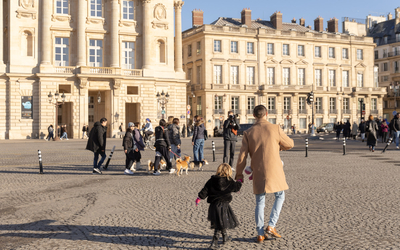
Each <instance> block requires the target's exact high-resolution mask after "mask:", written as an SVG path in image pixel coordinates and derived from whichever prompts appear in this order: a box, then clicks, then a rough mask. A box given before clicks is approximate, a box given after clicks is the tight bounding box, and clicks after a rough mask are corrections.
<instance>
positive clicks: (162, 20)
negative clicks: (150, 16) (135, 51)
mask: <svg viewBox="0 0 400 250" xmlns="http://www.w3.org/2000/svg"><path fill="white" fill-rule="evenodd" d="M154 18H155V19H156V20H154V21H153V22H152V24H153V29H156V28H161V29H165V30H167V29H168V22H167V21H166V20H167V9H166V8H165V6H164V5H163V4H161V3H159V4H157V5H156V6H155V7H154Z"/></svg>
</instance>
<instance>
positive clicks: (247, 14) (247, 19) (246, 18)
mask: <svg viewBox="0 0 400 250" xmlns="http://www.w3.org/2000/svg"><path fill="white" fill-rule="evenodd" d="M241 14H242V24H244V25H246V26H247V27H249V28H251V10H250V9H249V8H244V9H243V10H242V12H241Z"/></svg>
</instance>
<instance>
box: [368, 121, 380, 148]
mask: <svg viewBox="0 0 400 250" xmlns="http://www.w3.org/2000/svg"><path fill="white" fill-rule="evenodd" d="M365 127H366V131H367V132H369V133H368V137H367V145H368V146H369V151H372V152H374V151H375V146H376V142H377V139H378V135H377V133H378V130H379V128H378V124H377V123H376V121H374V117H373V116H372V115H370V116H369V117H368V122H367V124H366V126H365Z"/></svg>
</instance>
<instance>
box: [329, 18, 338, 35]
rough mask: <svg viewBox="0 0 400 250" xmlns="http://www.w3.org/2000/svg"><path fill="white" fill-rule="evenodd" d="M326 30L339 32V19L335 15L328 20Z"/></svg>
mask: <svg viewBox="0 0 400 250" xmlns="http://www.w3.org/2000/svg"><path fill="white" fill-rule="evenodd" d="M328 32H332V33H336V32H339V20H338V19H336V17H334V18H331V20H329V21H328Z"/></svg>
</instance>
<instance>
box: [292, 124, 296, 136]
mask: <svg viewBox="0 0 400 250" xmlns="http://www.w3.org/2000/svg"><path fill="white" fill-rule="evenodd" d="M292 132H293V134H294V135H295V134H296V124H293V126H292Z"/></svg>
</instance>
